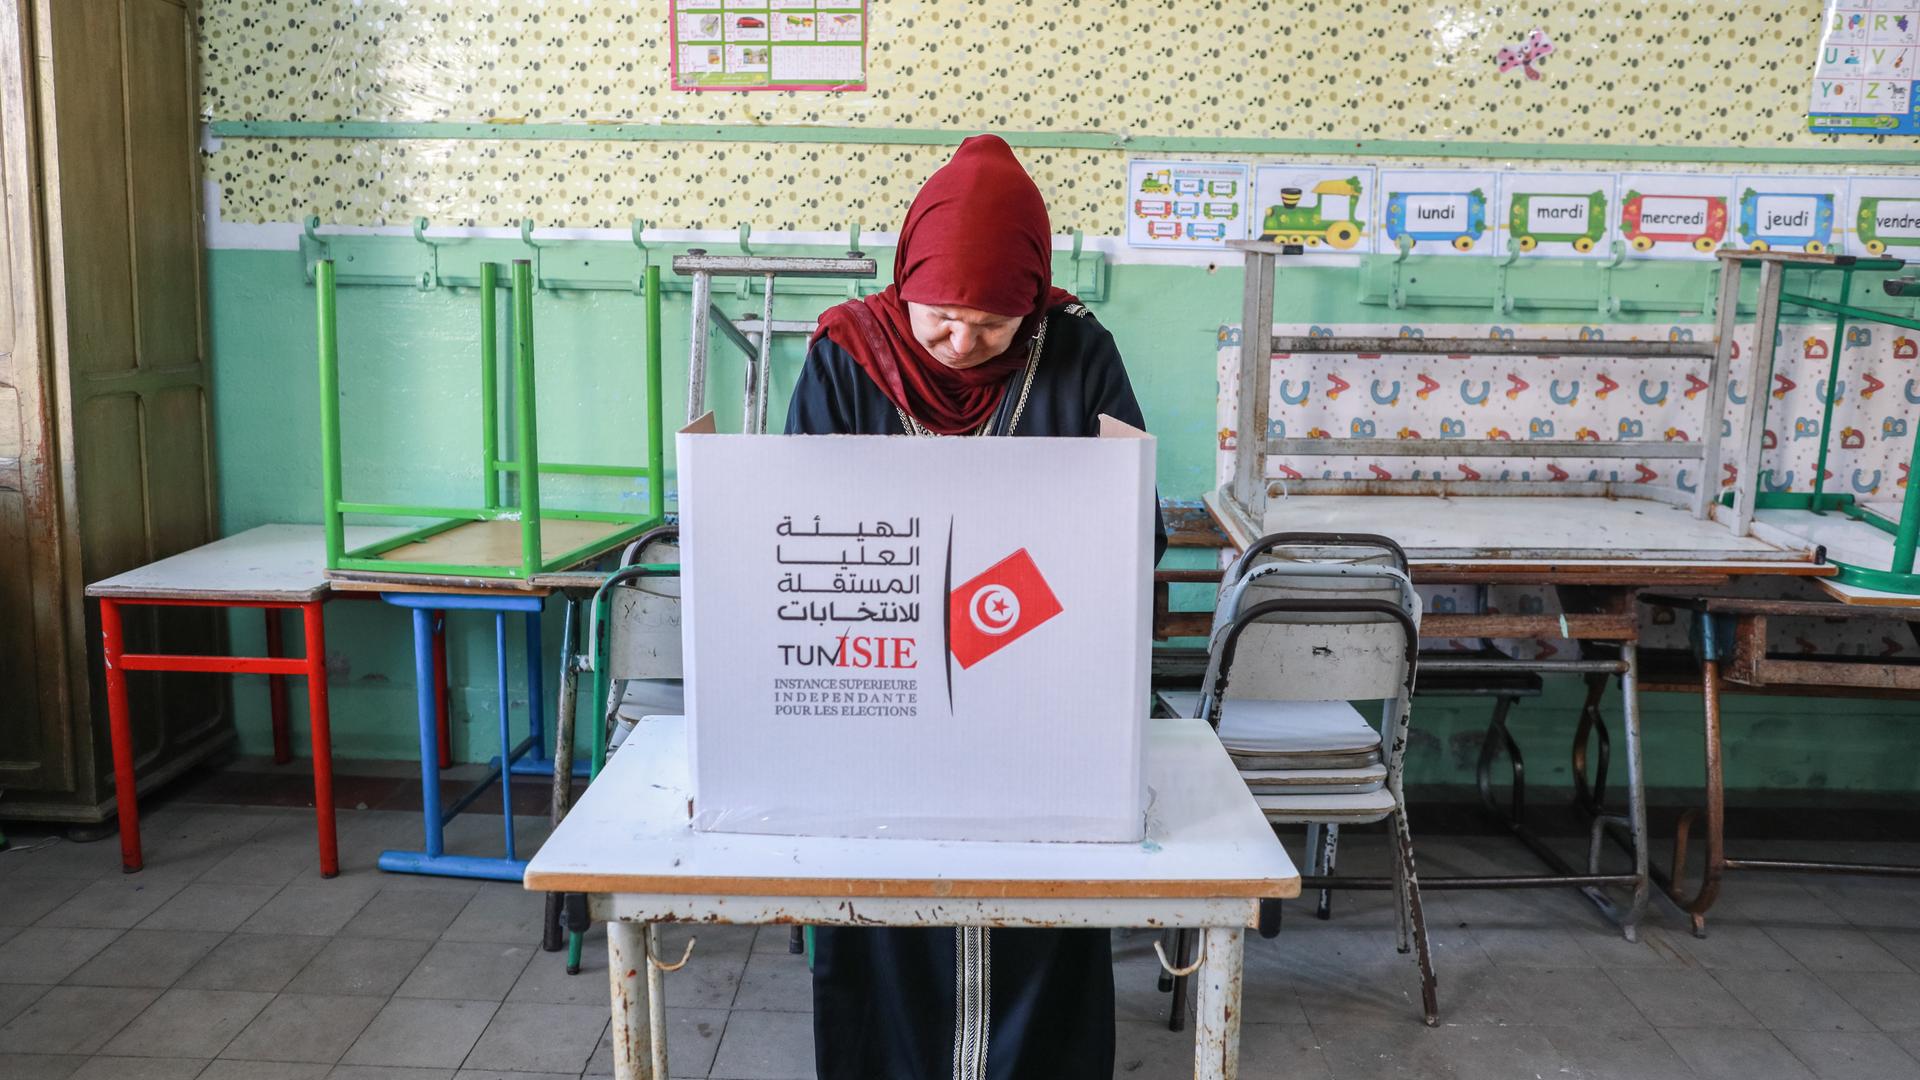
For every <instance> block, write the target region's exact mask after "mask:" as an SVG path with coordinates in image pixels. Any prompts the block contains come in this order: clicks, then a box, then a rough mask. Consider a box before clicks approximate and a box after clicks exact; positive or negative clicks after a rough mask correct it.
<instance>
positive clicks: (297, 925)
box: [240, 880, 379, 934]
mask: <svg viewBox="0 0 1920 1080" xmlns="http://www.w3.org/2000/svg"><path fill="white" fill-rule="evenodd" d="M377 891H379V886H378V885H377V884H375V883H374V882H372V881H364V882H359V881H340V880H335V881H326V882H322V883H320V884H318V885H301V884H295V885H288V886H287V887H286V888H284V889H281V890H280V891H279V892H278V893H276V894H275V895H274V897H273V899H271V900H269V901H267V902H266V903H265V904H264V905H262V906H261V908H260V910H258V911H256V912H254V913H253V915H252V916H251V917H249V918H248V919H247V921H246V922H244V923H241V924H240V929H242V930H245V931H247V932H249V933H256V934H337V933H339V932H340V928H341V927H343V926H345V925H347V923H348V922H349V921H351V920H352V919H353V917H354V916H355V915H357V914H359V913H360V909H361V908H363V907H365V906H366V904H367V901H368V900H370V899H372V898H373V894H374V893H375V892H377Z"/></svg>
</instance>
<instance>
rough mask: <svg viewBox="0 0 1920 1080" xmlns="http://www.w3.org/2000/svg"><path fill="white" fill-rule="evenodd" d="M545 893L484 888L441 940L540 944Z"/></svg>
mask: <svg viewBox="0 0 1920 1080" xmlns="http://www.w3.org/2000/svg"><path fill="white" fill-rule="evenodd" d="M546 902H547V901H546V895H545V894H544V893H535V892H528V891H526V890H525V889H522V888H520V887H519V886H518V885H508V884H504V883H489V884H488V885H485V886H482V887H481V889H480V891H479V892H478V893H477V894H475V896H474V898H473V899H472V900H469V901H468V902H467V906H466V907H465V908H463V909H461V911H460V914H459V916H458V917H456V918H455V919H454V920H453V924H452V925H451V926H448V927H447V929H446V932H445V933H443V934H441V935H440V936H441V937H443V938H445V939H447V940H448V941H500V942H505V943H507V944H509V945H526V944H529V943H532V942H537V941H539V940H540V929H541V927H540V921H541V919H542V917H543V916H544V913H545V909H546Z"/></svg>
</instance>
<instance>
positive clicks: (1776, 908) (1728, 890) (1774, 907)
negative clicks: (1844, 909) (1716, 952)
mask: <svg viewBox="0 0 1920 1080" xmlns="http://www.w3.org/2000/svg"><path fill="white" fill-rule="evenodd" d="M1840 921H1841V919H1840V916H1839V915H1838V914H1837V913H1836V912H1835V911H1834V910H1833V908H1832V907H1831V906H1830V905H1828V903H1827V902H1826V901H1825V900H1824V899H1822V898H1821V897H1820V896H1819V895H1817V894H1816V893H1814V892H1813V891H1812V890H1810V889H1808V888H1807V887H1806V885H1805V883H1804V882H1802V881H1796V880H1794V879H1793V878H1792V877H1785V876H1776V875H1770V874H1746V873H1741V874H1733V875H1731V876H1730V877H1728V878H1727V879H1726V881H1725V883H1724V884H1723V885H1722V886H1721V892H1720V897H1719V899H1718V900H1716V901H1715V902H1714V905H1713V907H1712V908H1711V909H1709V910H1708V912H1707V925H1708V927H1709V928H1711V927H1712V926H1714V925H1715V924H1716V923H1720V922H1747V923H1760V924H1766V925H1781V924H1795V925H1801V924H1804V925H1814V926H1822V925H1825V926H1830V925H1833V924H1835V923H1838V922H1840Z"/></svg>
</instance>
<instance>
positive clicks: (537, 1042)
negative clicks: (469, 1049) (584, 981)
mask: <svg viewBox="0 0 1920 1080" xmlns="http://www.w3.org/2000/svg"><path fill="white" fill-rule="evenodd" d="M608 1014H609V1010H608V1009H607V1008H606V1007H603V1006H594V1005H512V1004H509V1005H502V1006H501V1007H500V1011H498V1012H496V1013H494V1014H493V1021H492V1022H491V1023H489V1024H488V1025H487V1030H486V1032H485V1033H484V1034H482V1035H481V1036H480V1041H479V1042H478V1043H477V1044H475V1046H474V1048H473V1053H471V1054H468V1055H467V1060H466V1066H467V1067H469V1068H475V1069H505V1070H508V1071H514V1072H578V1071H580V1070H581V1069H584V1068H586V1066H587V1059H588V1058H591V1057H592V1056H593V1050H594V1047H595V1046H597V1045H598V1044H599V1042H600V1033H601V1032H602V1031H604V1030H605V1029H606V1027H607V1017H608ZM668 1037H669V1042H668V1045H669V1046H671V1045H672V1042H671V1037H672V1036H671V1033H669V1036H668Z"/></svg>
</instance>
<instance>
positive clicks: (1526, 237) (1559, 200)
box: [1500, 172, 1618, 256]
mask: <svg viewBox="0 0 1920 1080" xmlns="http://www.w3.org/2000/svg"><path fill="white" fill-rule="evenodd" d="M1617 179H1618V178H1617V177H1615V176H1614V175H1613V174H1611V173H1535V172H1512V173H1508V174H1507V175H1506V177H1505V180H1506V183H1505V184H1504V185H1502V189H1501V193H1500V200H1501V202H1502V203H1503V204H1504V210H1503V212H1502V213H1501V215H1500V217H1501V220H1502V222H1503V223H1504V224H1505V225H1506V227H1507V243H1508V244H1510V245H1511V246H1512V247H1513V249H1514V250H1516V251H1518V252H1519V253H1520V254H1521V255H1523V256H1539V255H1559V256H1567V255H1587V254H1591V253H1592V252H1593V251H1594V250H1595V249H1596V248H1598V247H1599V246H1600V244H1601V241H1603V240H1605V239H1606V235H1607V229H1608V224H1607V223H1608V222H1609V221H1610V220H1612V219H1611V215H1612V213H1613V206H1614V201H1613V200H1614V188H1615V181H1616V180H1617ZM1503 254H1504V252H1503Z"/></svg>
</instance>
